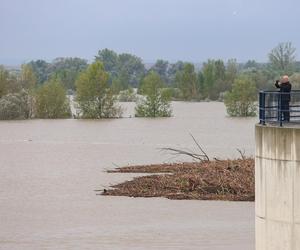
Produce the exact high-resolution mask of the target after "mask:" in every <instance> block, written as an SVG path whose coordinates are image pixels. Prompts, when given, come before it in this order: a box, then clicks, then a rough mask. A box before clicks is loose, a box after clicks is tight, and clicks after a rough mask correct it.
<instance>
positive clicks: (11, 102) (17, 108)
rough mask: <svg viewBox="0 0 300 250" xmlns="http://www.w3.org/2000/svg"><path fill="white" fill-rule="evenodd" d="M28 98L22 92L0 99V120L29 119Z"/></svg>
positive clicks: (24, 92)
mask: <svg viewBox="0 0 300 250" xmlns="http://www.w3.org/2000/svg"><path fill="white" fill-rule="evenodd" d="M30 98H31V97H30V96H29V94H28V92H26V91H25V90H22V91H21V92H19V93H14V94H7V95H5V96H3V97H2V98H1V99H0V119H1V120H12V119H28V118H30V101H29V100H30Z"/></svg>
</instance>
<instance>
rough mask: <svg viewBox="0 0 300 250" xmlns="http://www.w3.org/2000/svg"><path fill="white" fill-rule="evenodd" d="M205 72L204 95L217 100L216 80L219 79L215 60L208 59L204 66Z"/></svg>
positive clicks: (203, 72) (203, 70)
mask: <svg viewBox="0 0 300 250" xmlns="http://www.w3.org/2000/svg"><path fill="white" fill-rule="evenodd" d="M202 74H203V86H204V89H203V90H202V95H203V97H207V98H209V99H212V100H215V99H217V94H216V93H215V89H214V88H215V82H216V80H217V77H216V65H215V61H214V60H208V61H207V62H206V63H204V64H203V68H202Z"/></svg>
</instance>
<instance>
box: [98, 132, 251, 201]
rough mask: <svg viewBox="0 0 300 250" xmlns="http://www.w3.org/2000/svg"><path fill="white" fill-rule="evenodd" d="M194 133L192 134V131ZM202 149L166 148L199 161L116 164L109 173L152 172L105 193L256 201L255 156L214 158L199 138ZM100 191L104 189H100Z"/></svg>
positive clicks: (115, 186) (241, 153)
mask: <svg viewBox="0 0 300 250" xmlns="http://www.w3.org/2000/svg"><path fill="white" fill-rule="evenodd" d="M191 136H192V135H191ZM192 138H193V140H194V142H195V143H196V145H197V147H198V149H199V150H200V153H193V152H191V151H184V150H178V149H173V148H164V149H163V150H167V151H170V152H171V153H172V154H176V155H177V154H183V155H189V156H190V157H192V158H193V160H197V162H185V163H174V164H156V165H144V166H129V167H121V168H116V169H114V170H110V171H108V172H109V173H150V174H151V173H152V174H153V175H147V176H142V177H136V178H134V179H133V180H130V181H126V182H124V183H121V184H117V185H114V186H111V187H110V188H109V189H108V190H107V189H104V190H101V191H102V193H101V194H102V195H113V196H130V197H165V198H169V199H196V200H229V201H254V193H255V191H254V189H255V186H254V185H255V184H254V159H253V158H250V157H246V156H245V155H244V153H243V152H242V151H241V150H238V152H239V153H240V155H241V157H240V158H239V159H234V160H219V159H216V158H214V159H213V160H210V158H209V157H208V156H207V154H206V153H205V152H204V151H203V149H202V148H201V147H200V145H199V144H198V143H197V141H196V140H195V138H194V137H193V136H192ZM98 191H100V190H98Z"/></svg>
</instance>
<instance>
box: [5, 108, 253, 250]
mask: <svg viewBox="0 0 300 250" xmlns="http://www.w3.org/2000/svg"><path fill="white" fill-rule="evenodd" d="M123 105H124V107H126V108H127V110H126V112H125V116H126V117H128V118H123V119H114V120H101V121H94V120H32V121H2V122H0V178H1V179H0V249H1V250H4V249H5V250H6V249H7V250H15V249H16V250H19V249H20V250H27V249H33V250H35V249H37V250H40V249H43V250H44V249H55V250H57V249H72V250H73V249H78V250H79V249H80V250H83V249H91V250H92V249H112V250H119V249H122V250H123V249H124V250H125V249H126V250H131V249H201V250H240V249H243V250H254V204H253V203H247V202H214V201H172V200H167V199H162V198H148V199H145V198H127V197H107V196H97V195H96V194H95V192H94V190H95V189H99V188H100V189H101V188H103V187H107V186H109V185H110V184H114V183H118V182H120V181H122V180H125V179H130V178H132V177H133V176H134V175H132V174H107V173H105V170H106V169H111V168H114V167H115V166H117V165H118V166H124V165H128V164H143V163H160V162H170V161H171V162H173V161H180V160H184V159H183V158H181V159H180V158H173V157H172V156H170V155H169V154H167V153H165V152H161V151H160V150H159V149H160V148H162V147H166V146H171V147H176V148H191V149H193V148H194V144H193V141H192V139H191V137H190V136H189V133H192V134H193V135H194V136H195V138H196V139H197V140H198V141H199V143H200V144H201V145H202V146H203V148H204V149H205V151H206V152H207V153H208V154H209V155H210V156H211V157H220V158H221V157H223V158H224V157H225V158H228V157H229V158H230V157H234V156H237V151H236V148H239V149H245V151H246V154H248V155H253V153H254V124H255V122H256V118H247V119H238V118H229V117H227V116H226V112H225V108H224V105H223V104H222V103H214V102H212V103H180V102H176V103H173V109H174V116H173V117H171V118H159V119H142V118H130V117H133V114H134V105H133V104H132V103H127V104H123Z"/></svg>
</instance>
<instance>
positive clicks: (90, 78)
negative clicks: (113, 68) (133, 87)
mask: <svg viewBox="0 0 300 250" xmlns="http://www.w3.org/2000/svg"><path fill="white" fill-rule="evenodd" d="M108 79H109V75H108V73H107V72H106V71H105V70H104V65H103V63H102V62H100V61H95V62H94V63H92V64H91V65H90V66H89V67H88V68H87V70H85V71H83V72H82V73H81V74H80V75H79V78H78V79H77V81H76V88H77V95H76V101H77V102H78V106H79V108H80V111H81V116H82V117H83V118H93V119H99V118H111V117H119V116H121V108H120V107H119V106H117V104H116V97H115V96H114V95H113V92H112V90H111V89H110V88H109V83H108Z"/></svg>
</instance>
